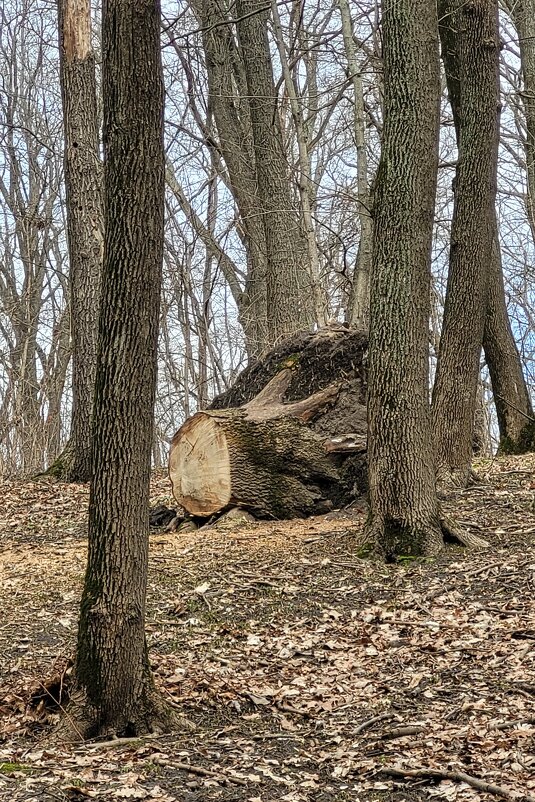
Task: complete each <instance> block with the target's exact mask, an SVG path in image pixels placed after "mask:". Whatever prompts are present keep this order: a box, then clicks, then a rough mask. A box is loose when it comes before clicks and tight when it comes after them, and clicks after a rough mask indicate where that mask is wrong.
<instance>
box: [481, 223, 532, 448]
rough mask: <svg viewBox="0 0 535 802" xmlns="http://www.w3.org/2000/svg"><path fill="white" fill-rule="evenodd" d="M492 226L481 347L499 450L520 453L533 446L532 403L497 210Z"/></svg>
mask: <svg viewBox="0 0 535 802" xmlns="http://www.w3.org/2000/svg"><path fill="white" fill-rule="evenodd" d="M493 227H494V236H493V244H492V257H491V259H490V262H489V284H488V294H487V314H486V317H485V329H484V333H483V350H484V351H485V359H486V361H487V366H488V369H489V373H490V380H491V382H492V394H493V396H494V404H495V406H496V415H497V417H498V428H499V431H500V445H499V450H500V451H501V452H502V453H509V454H510V453H514V454H521V453H524V452H526V451H532V450H533V442H534V435H535V427H534V420H533V407H532V405H531V398H530V396H529V391H528V388H527V385H526V379H525V377H524V372H523V370H522V361H521V359H520V354H519V353H518V348H517V345H516V341H515V338H514V335H513V332H512V329H511V322H510V320H509V315H508V313H507V304H506V301H505V289H504V284H503V271H502V262H501V254H500V243H499V240H498V228H497V225H496V214H494V220H493Z"/></svg>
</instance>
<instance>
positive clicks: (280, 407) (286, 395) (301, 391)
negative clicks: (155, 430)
mask: <svg viewBox="0 0 535 802" xmlns="http://www.w3.org/2000/svg"><path fill="white" fill-rule="evenodd" d="M367 345H368V341H367V335H366V334H364V333H362V332H357V331H352V330H348V329H346V328H344V327H326V328H324V329H320V330H319V331H318V332H300V333H298V334H296V335H294V336H293V337H291V338H289V339H288V340H286V341H285V342H283V343H281V345H279V346H277V347H276V348H275V349H273V350H272V351H271V352H270V353H269V354H267V356H266V357H265V358H264V359H262V360H258V361H257V362H255V363H254V364H252V365H250V366H249V367H248V368H246V369H245V370H244V371H243V372H242V373H241V374H240V376H239V377H238V379H237V380H236V382H235V384H234V386H233V387H232V388H231V389H230V390H229V391H227V392H226V393H224V394H222V395H221V396H219V397H218V398H216V399H215V401H214V402H213V403H212V406H211V409H210V410H208V411H206V412H202V413H199V414H197V415H194V416H193V417H192V418H190V419H189V420H188V421H186V423H185V424H184V426H183V427H181V429H180V430H179V431H178V432H177V434H176V435H175V438H174V439H173V446H172V448H171V454H170V476H171V480H172V482H173V486H174V492H175V497H176V498H177V500H178V501H179V502H180V503H181V504H182V505H183V506H184V507H186V509H188V510H189V512H190V513H192V514H195V515H205V516H206V515H210V514H211V513H212V512H216V511H217V510H220V509H224V507H225V506H226V505H228V504H239V505H241V506H243V507H246V508H247V509H249V510H251V511H253V512H254V514H255V515H256V516H259V517H268V518H273V517H276V518H288V517H295V516H304V515H309V514H311V513H319V512H322V511H323V512H325V511H327V509H328V508H329V507H332V506H339V505H342V504H347V503H349V502H351V501H353V500H355V499H356V498H358V497H359V496H361V495H362V494H363V493H364V492H365V491H366V488H367V478H366V454H365V444H366V407H365V401H366V353H367ZM304 423H306V426H305V425H303V424H304ZM183 496H187V497H191V504H190V500H189V499H188V498H183ZM199 505H200V506H199ZM210 505H212V506H210ZM213 505H215V506H213Z"/></svg>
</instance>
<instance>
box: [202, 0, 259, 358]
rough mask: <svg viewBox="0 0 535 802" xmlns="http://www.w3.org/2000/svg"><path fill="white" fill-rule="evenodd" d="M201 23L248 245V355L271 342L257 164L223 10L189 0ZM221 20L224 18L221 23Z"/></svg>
mask: <svg viewBox="0 0 535 802" xmlns="http://www.w3.org/2000/svg"><path fill="white" fill-rule="evenodd" d="M193 8H194V9H195V12H196V14H197V17H198V19H199V22H200V24H201V27H202V40H203V48H204V53H205V61H206V72H207V77H208V91H209V100H210V106H211V108H212V109H213V114H214V120H215V123H216V127H217V132H218V134H219V147H220V151H221V154H222V156H223V159H224V160H225V165H226V168H227V170H228V176H229V179H230V184H231V188H232V193H233V196H234V200H235V202H236V205H237V207H238V210H239V213H240V218H241V227H242V228H243V235H242V239H243V242H244V245H245V248H246V251H247V277H246V281H245V292H244V293H243V297H242V309H241V310H240V317H241V320H242V322H243V328H244V333H245V339H246V345H247V352H248V354H249V356H250V357H255V356H258V355H259V354H261V353H263V352H264V351H265V350H266V349H268V348H269V345H270V337H269V334H268V323H267V300H266V293H267V290H266V273H267V254H266V232H265V228H264V221H263V218H262V215H261V214H259V213H258V190H257V180H256V164H255V153H254V143H253V136H252V130H251V129H252V126H251V116H250V109H249V99H248V97H247V87H246V80H245V76H244V75H243V65H242V63H241V59H240V56H239V52H238V48H237V46H236V42H235V39H234V36H233V34H232V29H231V27H230V26H231V23H230V20H229V18H228V13H227V12H226V11H225V10H224V8H223V7H222V4H221V3H219V2H216V0H194V2H193ZM223 23H226V24H223Z"/></svg>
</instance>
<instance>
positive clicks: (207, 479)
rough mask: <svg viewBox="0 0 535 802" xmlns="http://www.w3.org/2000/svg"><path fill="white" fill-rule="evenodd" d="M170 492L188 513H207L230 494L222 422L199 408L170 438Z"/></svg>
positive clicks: (227, 459) (225, 440) (227, 450)
mask: <svg viewBox="0 0 535 802" xmlns="http://www.w3.org/2000/svg"><path fill="white" fill-rule="evenodd" d="M169 478H170V479H171V483H172V485H173V495H174V497H175V498H176V499H179V500H180V501H181V503H182V504H183V506H184V507H185V508H186V509H187V510H188V512H189V513H190V514H191V515H199V516H204V517H208V516H210V515H213V514H214V513H216V512H218V511H219V510H221V509H223V508H224V507H226V506H227V504H229V502H230V498H231V475H230V457H229V449H228V444H227V438H226V436H225V432H224V430H223V427H222V426H218V424H217V421H215V420H214V419H213V418H211V417H210V416H209V415H205V414H204V413H203V412H198V413H197V414H196V415H193V417H191V418H189V419H188V420H187V421H186V422H185V423H184V425H183V426H181V428H180V429H179V430H178V432H177V433H176V434H175V436H174V438H173V444H172V447H171V453H170V458H169Z"/></svg>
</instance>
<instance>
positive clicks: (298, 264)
mask: <svg viewBox="0 0 535 802" xmlns="http://www.w3.org/2000/svg"><path fill="white" fill-rule="evenodd" d="M236 10H237V14H238V18H239V19H240V21H239V22H238V38H239V42H240V48H241V53H242V58H243V64H244V68H245V75H246V79H247V91H248V95H249V106H250V113H251V122H252V130H253V140H254V149H255V162H256V175H257V185H258V202H259V210H258V211H259V212H260V214H261V215H262V216H263V221H264V230H265V241H266V253H267V276H266V292H267V310H268V331H269V336H270V340H271V342H272V343H275V342H276V341H277V340H278V339H280V338H281V337H285V336H286V335H289V334H291V333H292V332H295V331H298V330H299V329H300V328H303V327H306V326H309V325H310V324H311V323H312V322H313V321H314V303H313V298H314V288H313V286H312V282H311V278H310V272H309V269H307V267H306V262H307V256H306V254H307V248H306V241H305V238H304V235H303V228H302V221H301V219H300V215H299V211H298V209H296V207H295V204H294V199H293V197H292V192H291V184H290V175H289V167H288V160H287V157H286V153H285V150H284V143H283V137H282V129H281V124H280V118H279V111H278V109H277V95H276V91H275V86H274V82H273V69H272V64H271V56H270V52H269V42H268V38H267V22H268V17H269V8H268V7H267V6H266V5H265V4H264V3H263V0H237V4H236Z"/></svg>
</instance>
